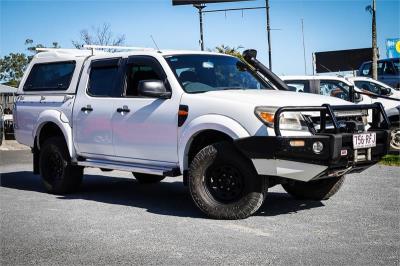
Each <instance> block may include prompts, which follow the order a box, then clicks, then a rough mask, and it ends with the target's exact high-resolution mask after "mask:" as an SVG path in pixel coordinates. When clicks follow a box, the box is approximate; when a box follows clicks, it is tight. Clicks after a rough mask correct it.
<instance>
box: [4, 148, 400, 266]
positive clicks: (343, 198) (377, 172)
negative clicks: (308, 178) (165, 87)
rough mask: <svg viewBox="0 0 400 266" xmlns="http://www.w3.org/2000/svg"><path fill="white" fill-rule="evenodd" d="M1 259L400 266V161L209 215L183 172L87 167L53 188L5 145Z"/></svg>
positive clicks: (25, 156) (27, 158)
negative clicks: (253, 209) (136, 175)
mask: <svg viewBox="0 0 400 266" xmlns="http://www.w3.org/2000/svg"><path fill="white" fill-rule="evenodd" d="M0 166H1V168H0V173H1V187H0V210H1V217H0V226H1V227H0V241H1V242H0V243H1V246H0V250H1V253H0V256H1V261H0V264H1V265H32V264H35V265H38V264H39V265H82V264H85V265H88V264H92V265H115V264H164V265H177V264H195V265H209V264H224V265H225V264H235V265H237V264H263V265H264V264H267V265H268V264H272V265H399V264H400V262H399V257H400V228H399V227H400V226H399V224H400V213H399V208H400V205H399V203H400V201H399V196H400V180H399V179H400V168H398V167H389V166H379V165H376V166H374V167H372V168H370V169H368V170H367V171H365V172H363V173H361V174H354V175H349V176H348V178H347V179H346V181H345V184H344V186H343V187H342V189H341V190H340V191H339V192H338V193H337V194H336V195H335V196H334V197H332V198H331V199H330V200H328V201H322V202H319V201H301V200H295V199H293V198H291V197H290V196H289V195H288V194H286V193H285V192H284V191H283V189H282V188H281V187H280V186H276V187H274V188H271V189H270V192H269V195H268V197H267V199H266V202H265V203H264V205H263V206H262V207H261V210H260V212H258V213H257V214H255V215H254V216H252V217H250V218H248V219H245V220H239V221H219V220H211V219H207V218H205V217H204V216H203V214H202V213H201V212H200V211H198V210H197V208H196V207H195V206H194V204H193V203H192V201H191V198H190V195H189V193H188V189H187V188H185V187H184V186H183V184H182V182H181V178H167V179H166V180H164V181H162V182H161V183H159V184H152V185H140V184H139V183H137V182H136V181H135V180H134V179H133V178H132V175H131V174H130V173H124V172H118V171H113V172H104V173H103V172H101V171H100V170H97V169H85V178H84V182H83V184H82V188H81V190H80V192H78V193H76V194H72V195H67V196H57V195H51V194H47V193H45V191H44V188H43V186H42V185H41V181H40V177H39V176H35V175H33V174H32V170H31V168H32V166H31V154H30V152H29V151H0Z"/></svg>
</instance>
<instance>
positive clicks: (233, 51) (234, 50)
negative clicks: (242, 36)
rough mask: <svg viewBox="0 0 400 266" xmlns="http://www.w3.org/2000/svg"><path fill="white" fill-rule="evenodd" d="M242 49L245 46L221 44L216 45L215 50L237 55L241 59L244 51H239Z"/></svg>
mask: <svg viewBox="0 0 400 266" xmlns="http://www.w3.org/2000/svg"><path fill="white" fill-rule="evenodd" d="M240 49H243V47H242V46H238V47H230V46H229V45H224V44H221V45H220V46H217V47H215V48H214V51H215V52H217V53H221V54H228V55H232V56H236V57H238V58H239V59H241V60H243V56H242V53H241V52H240V51H239V50H240Z"/></svg>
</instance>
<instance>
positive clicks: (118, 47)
mask: <svg viewBox="0 0 400 266" xmlns="http://www.w3.org/2000/svg"><path fill="white" fill-rule="evenodd" d="M82 47H83V48H85V49H89V50H92V54H93V53H94V51H95V50H99V49H114V50H137V51H154V49H153V48H145V47H133V46H115V45H87V44H85V45H83V46H82Z"/></svg>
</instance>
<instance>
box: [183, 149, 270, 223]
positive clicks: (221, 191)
mask: <svg viewBox="0 0 400 266" xmlns="http://www.w3.org/2000/svg"><path fill="white" fill-rule="evenodd" d="M188 185H189V190H190V194H191V196H192V199H193V201H194V203H195V204H196V205H197V207H198V208H199V209H200V210H201V211H203V212H204V213H205V214H206V215H207V216H209V217H211V218H215V219H244V218H247V217H248V216H250V215H252V214H253V213H255V212H256V211H257V210H258V209H259V208H260V206H261V205H262V203H263V201H264V198H265V195H266V193H267V189H268V184H267V179H266V178H263V177H260V176H258V174H257V172H256V171H255V169H254V167H253V165H252V164H251V162H249V161H248V159H247V158H245V157H244V156H243V155H241V154H240V153H239V152H238V151H237V150H236V149H235V148H234V146H233V145H232V144H230V143H228V142H220V143H215V144H212V145H209V146H206V147H205V148H203V149H202V150H201V151H200V152H199V153H197V155H196V156H195V157H194V159H193V161H192V163H191V165H190V169H189V179H188Z"/></svg>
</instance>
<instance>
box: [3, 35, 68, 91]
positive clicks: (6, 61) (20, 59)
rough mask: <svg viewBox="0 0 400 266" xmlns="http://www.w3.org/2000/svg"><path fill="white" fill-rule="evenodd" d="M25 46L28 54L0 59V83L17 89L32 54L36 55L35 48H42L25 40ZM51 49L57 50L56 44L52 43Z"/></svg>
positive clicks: (12, 54) (6, 56) (16, 54)
mask: <svg viewBox="0 0 400 266" xmlns="http://www.w3.org/2000/svg"><path fill="white" fill-rule="evenodd" d="M25 45H26V46H27V48H26V50H27V51H29V54H25V53H10V54H8V55H5V56H4V57H2V58H0V83H5V84H6V85H9V86H13V87H18V85H19V82H20V81H21V79H22V76H23V75H24V71H25V69H26V67H27V66H28V64H29V62H30V61H31V60H32V57H33V56H34V54H36V53H37V52H36V50H35V49H36V48H40V47H44V45H42V44H35V43H34V42H33V40H32V39H26V40H25ZM51 47H53V48H59V47H60V46H59V45H58V43H57V42H53V43H52V46H51Z"/></svg>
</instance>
